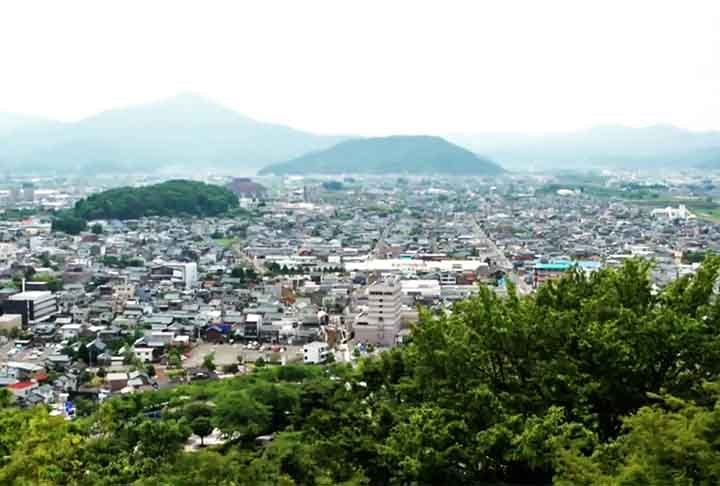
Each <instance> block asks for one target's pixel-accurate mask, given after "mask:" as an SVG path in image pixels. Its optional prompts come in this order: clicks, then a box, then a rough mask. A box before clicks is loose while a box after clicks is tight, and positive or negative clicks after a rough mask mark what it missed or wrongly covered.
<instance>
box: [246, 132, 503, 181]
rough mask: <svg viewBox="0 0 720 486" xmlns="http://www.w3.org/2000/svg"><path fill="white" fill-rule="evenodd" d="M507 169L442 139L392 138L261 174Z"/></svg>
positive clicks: (343, 145)
mask: <svg viewBox="0 0 720 486" xmlns="http://www.w3.org/2000/svg"><path fill="white" fill-rule="evenodd" d="M501 172H503V169H502V168H501V167H500V166H499V165H497V164H495V163H493V162H491V161H489V160H487V159H484V158H481V157H478V156H477V155H475V154H474V153H472V152H470V151H469V150H466V149H464V148H462V147H459V146H457V145H454V144H452V143H450V142H448V141H447V140H445V139H443V138H440V137H432V136H425V135H422V136H400V135H398V136H392V137H379V138H364V139H357V140H347V141H344V142H340V143H338V144H337V145H335V146H333V147H330V148H329V149H326V150H321V151H318V152H312V153H309V154H306V155H303V156H301V157H298V158H296V159H293V160H290V161H289V162H285V163H282V164H274V165H270V166H268V167H265V168H264V169H262V170H261V171H260V174H340V173H355V174H404V173H411V174H450V175H452V174H457V175H495V174H499V173H501Z"/></svg>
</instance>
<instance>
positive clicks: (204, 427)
mask: <svg viewBox="0 0 720 486" xmlns="http://www.w3.org/2000/svg"><path fill="white" fill-rule="evenodd" d="M190 428H191V429H192V431H193V434H195V435H197V436H198V437H200V445H201V446H204V445H205V437H207V436H208V435H210V434H211V433H212V431H213V426H212V424H211V423H210V419H209V418H207V417H198V418H196V419H194V420H193V421H192V422H190Z"/></svg>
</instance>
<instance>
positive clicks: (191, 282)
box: [168, 262, 198, 290]
mask: <svg viewBox="0 0 720 486" xmlns="http://www.w3.org/2000/svg"><path fill="white" fill-rule="evenodd" d="M168 267H170V268H172V271H173V279H180V280H182V281H183V282H184V283H185V289H187V290H189V289H193V288H195V287H197V284H198V271H197V263H195V262H172V263H168Z"/></svg>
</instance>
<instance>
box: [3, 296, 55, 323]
mask: <svg viewBox="0 0 720 486" xmlns="http://www.w3.org/2000/svg"><path fill="white" fill-rule="evenodd" d="M2 309H3V312H4V313H5V314H20V315H21V316H22V323H23V326H24V327H27V326H29V325H33V324H36V323H38V322H42V321H45V320H47V319H49V318H51V317H52V316H54V315H55V314H56V313H57V311H58V305H57V299H56V298H55V295H54V294H53V293H52V292H50V291H28V292H20V293H19V294H15V295H11V296H10V297H8V299H7V300H5V301H4V302H3V303H2Z"/></svg>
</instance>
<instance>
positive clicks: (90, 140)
mask: <svg viewBox="0 0 720 486" xmlns="http://www.w3.org/2000/svg"><path fill="white" fill-rule="evenodd" d="M3 119H6V120H7V122H6V123H5V125H7V126H8V128H7V129H6V130H4V131H2V130H0V166H1V167H3V168H5V169H13V168H15V169H22V170H29V171H32V170H35V171H58V172H62V173H66V172H84V173H86V172H118V171H121V172H125V171H137V170H141V171H143V172H147V171H153V170H173V171H183V170H184V171H188V172H191V171H196V170H198V169H213V168H218V169H228V170H229V171H237V170H247V169H252V170H255V169H258V168H260V167H263V166H265V165H267V164H270V163H274V162H281V161H283V160H287V159H289V158H292V157H297V156H299V155H301V154H303V153H306V152H309V151H312V150H320V149H323V148H326V147H329V146H331V145H333V144H335V143H337V142H338V141H340V140H344V139H345V137H334V136H322V135H315V134H312V133H308V132H303V131H300V130H295V129H292V128H290V127H286V126H283V125H275V124H271V123H263V122H258V121H256V120H253V119H251V118H248V117H246V116H244V115H241V114H240V113H237V112H235V111H233V110H231V109H229V108H226V107H224V106H222V105H220V104H218V103H215V102H213V101H211V100H209V99H207V98H203V97H201V96H197V95H194V94H189V93H184V94H180V95H177V96H173V97H171V98H167V99H164V100H161V101H158V102H155V103H149V104H144V105H136V106H130V107H126V108H120V109H113V110H109V111H105V112H102V113H98V114H96V115H93V116H90V117H88V118H85V119H83V120H80V121H78V122H73V123H61V122H46V123H30V122H27V123H25V122H23V120H17V119H15V118H12V119H11V118H10V116H9V115H8V116H0V122H1V121H2V120H3ZM0 126H2V124H0ZM11 128H12V129H11Z"/></svg>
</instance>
